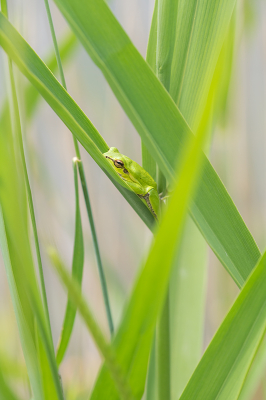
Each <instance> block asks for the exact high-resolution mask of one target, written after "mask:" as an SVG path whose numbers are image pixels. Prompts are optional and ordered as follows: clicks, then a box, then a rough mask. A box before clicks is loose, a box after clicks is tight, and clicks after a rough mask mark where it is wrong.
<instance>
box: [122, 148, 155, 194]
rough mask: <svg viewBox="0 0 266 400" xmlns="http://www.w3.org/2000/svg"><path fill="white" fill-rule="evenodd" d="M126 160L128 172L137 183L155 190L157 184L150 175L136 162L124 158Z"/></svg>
mask: <svg viewBox="0 0 266 400" xmlns="http://www.w3.org/2000/svg"><path fill="white" fill-rule="evenodd" d="M124 157H125V158H126V163H127V165H128V168H129V170H130V173H131V174H132V176H133V177H134V178H135V179H136V180H137V181H139V183H140V184H141V185H142V186H143V187H144V186H147V187H148V186H150V187H153V188H155V189H157V184H156V182H155V180H154V179H153V178H152V177H151V176H150V174H149V173H148V172H147V171H146V170H145V169H144V168H142V167H141V166H140V165H139V164H138V163H137V162H136V161H133V160H131V159H130V158H128V157H126V156H124Z"/></svg>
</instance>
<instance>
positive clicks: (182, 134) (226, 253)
mask: <svg viewBox="0 0 266 400" xmlns="http://www.w3.org/2000/svg"><path fill="white" fill-rule="evenodd" d="M58 1H59V0H58ZM98 3H99V6H100V7H101V9H102V11H103V12H102V14H101V13H100V14H99V10H98V7H96V9H94V8H93V9H92V10H89V11H91V12H90V13H86V12H84V10H83V11H82V12H81V11H80V14H81V15H79V18H81V21H82V23H81V22H80V24H79V25H80V27H82V32H85V33H84V35H85V36H84V37H83V38H84V40H86V41H87V40H89V39H88V38H87V37H86V29H87V28H88V27H89V28H88V29H91V28H92V30H93V32H92V37H94V35H96V34H97V35H96V39H97V40H99V39H100V42H101V40H103V42H102V43H105V41H106V38H107V37H108V38H113V39H112V40H111V43H109V42H108V43H107V44H108V46H109V47H108V46H107V45H106V43H105V45H104V46H103V49H102V51H103V50H105V51H107V52H108V48H109V50H110V54H109V56H108V57H107V55H108V54H106V55H105V57H104V60H108V63H111V64H112V61H114V66H115V67H116V66H117V65H116V63H115V61H116V58H113V57H112V56H111V54H116V55H118V54H120V55H121V62H122V63H123V66H125V65H126V71H125V74H126V75H125V74H124V73H123V74H122V75H123V77H124V78H125V79H126V81H127V79H128V81H127V83H128V89H129V90H132V93H134V96H133V100H135V102H136V103H137V104H139V105H140V106H141V110H140V112H139V114H138V117H139V118H141V120H140V124H138V126H137V128H139V131H140V132H141V135H142V139H143V141H144V143H145V144H146V145H148V146H149V151H150V152H151V154H152V155H153V156H154V158H156V160H157V162H158V164H159V165H160V168H161V169H162V171H164V173H165V175H166V176H167V177H168V179H169V180H172V179H173V177H174V165H175V163H176V159H177V158H179V157H180V155H179V151H180V150H181V149H182V148H183V146H184V142H185V140H186V139H187V137H191V131H190V130H189V128H188V126H187V124H186V122H185V121H184V119H183V117H182V116H181V114H180V113H179V111H178V109H177V108H176V106H175V105H174V103H173V102H172V100H171V98H170V97H169V95H168V94H167V92H166V91H165V89H164V88H163V87H162V86H161V84H160V83H159V82H158V80H157V78H156V77H155V76H154V75H153V73H152V72H151V70H150V68H149V67H148V66H147V64H146V63H145V62H144V60H143V59H142V58H141V56H140V55H139V53H138V52H137V51H136V49H135V48H134V47H133V45H132V43H131V42H130V41H129V39H128V38H127V37H125V34H124V32H123V30H122V28H121V27H120V26H119V25H118V23H117V21H116V20H115V19H114V17H113V16H112V14H111V12H110V11H109V9H108V8H107V6H106V4H103V3H102V2H101V1H100V0H99V1H97V4H98ZM64 4H65V7H67V4H68V2H67V1H65V2H64ZM75 4H76V7H79V5H80V6H81V5H83V6H84V7H85V10H87V7H90V6H91V5H92V4H94V1H93V2H89V3H87V2H86V4H85V5H84V3H83V1H80V2H76V3H75ZM70 11H71V10H70ZM96 11H97V12H96ZM71 15H72V16H75V15H76V14H75V12H74V10H72V11H71ZM85 16H86V18H87V17H89V18H94V19H93V22H92V23H91V24H90V23H89V20H88V19H86V24H85V20H84V17H85ZM68 17H69V18H71V16H70V15H68ZM103 21H105V24H104V26H105V29H104V30H103V31H101V32H100V33H99V32H98V26H102V24H103ZM109 24H111V28H112V27H113V25H114V27H115V28H116V29H114V30H112V29H111V31H110V32H109V31H108V32H106V29H109V30H110V26H109ZM85 25H86V26H85ZM97 25H98V26H97ZM115 34H116V35H115ZM120 36H121V37H122V39H123V40H122V43H121V39H120ZM108 40H109V39H108ZM88 43H89V42H88ZM97 43H98V42H97ZM0 45H1V46H2V47H3V48H4V50H5V51H6V52H7V53H8V54H9V56H10V57H11V58H12V59H13V60H14V61H15V62H16V64H17V65H18V67H19V68H20V69H21V71H22V72H23V73H24V75H25V76H26V77H27V78H28V79H29V80H30V81H31V82H32V83H33V84H34V85H35V87H36V88H37V89H38V90H39V92H40V93H41V94H42V96H43V97H44V98H45V99H46V101H47V102H48V103H49V104H50V105H51V107H52V108H53V109H54V110H55V112H56V113H57V114H58V115H59V117H60V118H61V119H62V120H63V121H64V123H65V124H66V125H67V126H68V128H69V129H70V130H71V132H73V134H74V135H75V136H76V137H77V139H78V140H79V141H80V143H81V144H82V145H83V146H84V147H85V149H86V150H87V151H88V152H89V153H90V155H91V156H92V157H93V158H94V160H95V161H96V162H97V163H98V164H99V166H100V167H101V168H103V169H106V172H107V175H108V176H109V177H111V179H112V182H113V183H114V184H115V185H116V187H117V188H118V190H120V192H121V193H122V194H123V196H124V197H125V198H126V199H127V201H128V202H129V203H130V204H131V205H132V206H133V208H134V209H135V210H136V211H137V212H138V213H139V215H140V216H141V218H142V219H143V220H144V222H145V223H146V224H147V225H148V226H149V227H151V226H152V220H153V217H152V215H151V213H150V212H149V210H148V209H147V207H146V206H145V205H144V204H143V203H142V202H141V200H140V199H139V198H138V197H137V196H136V195H135V194H134V193H133V192H130V191H128V190H127V189H125V188H124V187H121V185H124V182H123V181H122V180H121V179H120V180H119V179H118V177H117V176H116V174H115V172H114V171H113V169H112V167H111V166H110V164H109V163H108V162H107V161H106V160H105V158H104V157H102V154H101V152H104V151H106V149H107V145H106V143H105V142H104V140H103V139H102V138H101V136H100V135H99V133H98V132H97V131H96V129H95V128H94V127H93V125H92V124H91V123H90V121H89V120H88V119H87V117H86V116H85V115H84V113H83V112H82V111H81V110H80V108H79V107H78V106H77V105H76V103H75V102H74V101H73V100H72V98H71V97H70V96H69V95H68V94H67V93H66V92H65V90H64V89H63V88H62V87H61V85H60V84H59V83H58V82H57V81H56V79H55V78H54V76H53V75H52V74H51V73H50V72H49V70H48V69H47V68H46V67H45V65H44V64H43V63H42V61H41V60H40V59H39V58H38V56H37V55H36V53H35V52H34V51H33V50H32V49H31V48H30V46H29V45H28V44H27V43H26V42H25V41H24V40H23V39H22V37H21V36H20V35H19V34H18V33H17V31H16V30H15V29H14V28H13V27H12V25H11V24H10V23H9V22H8V21H7V20H6V19H5V18H4V16H3V15H2V14H0ZM113 46H115V48H113ZM116 46H118V47H116ZM119 46H120V47H119ZM119 49H120V51H121V53H119ZM112 52H114V53H112ZM96 55H97V53H95V52H94V57H95V56H96ZM122 55H123V56H122ZM101 65H102V62H101ZM111 66H112V69H113V68H114V66H113V65H111ZM119 66H120V63H119V64H118V67H119ZM118 71H120V68H118ZM136 74H137V75H136ZM120 75H121V74H120ZM132 88H133V89H132ZM135 89H138V90H135ZM140 99H141V100H142V101H140ZM123 104H124V103H123ZM138 107H139V106H138ZM132 113H133V111H132ZM133 114H134V115H135V111H134V113H133ZM130 115H132V114H130ZM144 128H145V129H144ZM146 128H147V129H146ZM142 129H144V131H145V132H144V131H143V130H142ZM165 132H168V136H167V137H166V136H165V134H164V133H165ZM177 132H178V134H177ZM118 181H119V182H120V181H121V185H120V184H119V183H118ZM191 213H192V216H193V218H194V220H195V222H196V224H197V225H198V227H199V229H200V230H201V232H202V233H203V234H204V236H205V238H206V240H207V241H208V243H209V245H210V246H211V248H212V249H213V251H214V252H215V254H216V255H217V257H218V258H219V259H220V261H221V262H222V264H223V265H224V266H225V267H226V268H227V270H228V271H229V273H230V274H231V275H232V277H233V278H234V280H235V281H236V283H237V284H238V285H239V286H241V285H242V284H243V283H244V281H245V279H246V278H247V276H248V274H249V272H250V271H251V269H252V268H253V267H254V265H255V264H256V261H257V260H258V258H259V255H260V253H259V250H258V248H257V246H256V243H255V242H254V239H253V238H252V236H251V234H250V232H249V231H248V229H247V227H246V226H245V224H244V222H243V220H242V218H241V216H240V215H239V213H238V211H237V209H236V207H235V205H234V203H233V202H232V199H231V198H230V196H229V195H228V193H227V191H226V189H225V188H224V186H223V184H222V183H221V181H220V179H219V177H218V175H217V174H216V172H215V171H214V169H213V168H212V166H211V164H210V162H209V161H208V159H207V158H206V157H204V164H203V177H202V181H201V184H200V187H199V190H198V191H197V194H196V196H195V199H194V202H193V204H192V206H191Z"/></svg>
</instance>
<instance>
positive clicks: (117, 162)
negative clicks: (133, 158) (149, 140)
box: [114, 160, 124, 168]
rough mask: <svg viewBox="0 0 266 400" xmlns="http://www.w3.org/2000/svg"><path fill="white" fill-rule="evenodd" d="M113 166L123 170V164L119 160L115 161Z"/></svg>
mask: <svg viewBox="0 0 266 400" xmlns="http://www.w3.org/2000/svg"><path fill="white" fill-rule="evenodd" d="M114 164H115V166H116V167H117V168H124V163H123V161H121V160H115V161H114Z"/></svg>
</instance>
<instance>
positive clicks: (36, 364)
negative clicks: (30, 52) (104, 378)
mask: <svg viewBox="0 0 266 400" xmlns="http://www.w3.org/2000/svg"><path fill="white" fill-rule="evenodd" d="M3 3H5V1H3V2H2V6H3ZM5 6H6V4H5ZM8 62H9V77H10V84H11V94H12V98H11V105H12V107H11V110H12V112H13V114H12V121H13V125H12V128H13V132H12V128H11V121H10V115H9V113H8V116H7V117H6V118H5V119H4V120H1V123H2V124H3V123H5V126H3V125H2V126H1V127H0V128H2V129H4V130H3V131H0V134H1V135H0V141H1V150H0V151H1V153H2V154H1V168H0V171H1V179H0V181H1V187H0V189H1V190H0V205H1V247H2V251H3V255H4V261H5V267H6V271H7V274H8V279H9V286H10V291H11V295H12V297H13V304H14V309H15V313H16V317H17V322H18V327H19V331H20V337H21V342H22V348H23V351H24V357H25V360H26V364H27V368H28V371H29V378H30V383H31V387H32V390H33V394H34V397H35V396H36V397H37V398H40V399H41V400H42V399H48V398H49V399H54V400H59V399H62V400H63V397H62V391H61V387H59V389H58V391H57V394H56V393H55V386H56V383H58V382H59V379H58V373H57V371H56V374H54V375H53V376H52V375H51V373H50V370H49V368H47V364H48V360H49V358H51V359H52V361H53V364H54V366H55V368H56V363H55V357H54V350H53V344H52V336H51V330H50V324H49V316H48V309H47V307H46V306H47V303H46V302H45V296H46V295H45V291H44V292H42V293H40V289H39V285H38V281H37V277H36V274H35V269H34V265H33V260H32V254H31V245H30V240H29V236H28V225H27V206H26V204H27V202H26V200H28V201H29V206H30V211H31V213H32V212H33V209H32V202H31V193H30V189H29V182H28V181H27V171H26V164H25V159H24V153H23V144H22V137H21V127H20V118H19V110H18V104H17V98H16V89H15V81H14V76H13V70H12V62H11V60H10V59H9V60H8ZM25 174H26V175H25ZM13 196H15V198H14V199H13V198H12V197H13ZM18 204H19V206H18ZM33 228H34V227H33ZM35 228H36V227H35ZM35 228H34V230H36V229H35ZM35 233H36V232H35ZM35 239H36V237H35ZM39 266H40V265H39ZM40 274H41V275H42V270H40ZM41 282H42V284H44V281H43V280H42V279H41ZM42 289H43V286H42ZM41 294H42V295H43V296H44V298H43V300H44V304H43V302H42V296H41ZM45 304H46V306H45ZM36 311H37V312H38V314H39V317H40V320H41V321H42V326H43V338H42V339H43V340H44V339H45V341H46V342H47V343H48V346H47V348H46V349H45V351H44V348H43V340H42V341H41V342H40V346H38V337H39V335H40V330H39V326H38V327H37V326H36V325H35V317H36ZM28 352H30V353H33V354H28ZM47 371H48V373H47ZM53 378H54V383H55V386H54V384H53Z"/></svg>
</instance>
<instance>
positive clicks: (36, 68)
mask: <svg viewBox="0 0 266 400" xmlns="http://www.w3.org/2000/svg"><path fill="white" fill-rule="evenodd" d="M0 25H1V27H2V29H1V28H0V31H1V33H2V34H1V33H0V36H1V37H0V45H1V46H2V47H4V48H5V51H6V52H7V53H8V55H9V56H10V57H11V58H12V59H13V60H14V61H15V62H16V63H17V65H18V67H19V68H20V69H21V71H22V72H23V73H24V75H25V76H26V77H27V78H28V79H29V81H30V82H31V83H32V84H33V85H34V86H35V87H36V88H37V90H38V91H39V92H40V94H41V95H42V96H43V97H44V98H45V100H46V101H47V102H48V104H50V106H51V107H52V108H53V110H54V111H55V112H56V113H57V114H58V116H59V117H60V118H61V119H62V121H63V122H64V123H65V124H66V126H67V127H68V128H69V130H70V131H71V132H72V133H73V134H74V135H75V136H76V138H77V139H78V140H79V141H80V143H81V144H82V145H83V147H84V148H85V149H86V150H87V151H88V153H89V154H90V155H91V157H92V158H93V159H94V160H95V161H96V162H97V163H98V165H99V166H100V167H101V168H102V169H103V170H104V172H105V173H106V174H107V176H108V177H109V178H110V179H111V180H112V182H113V184H114V185H115V186H116V187H117V188H118V190H119V191H120V192H121V193H122V195H123V196H124V197H125V198H126V200H127V201H128V202H129V204H131V205H132V207H133V208H134V209H135V211H136V212H137V213H138V214H139V215H140V217H141V218H142V219H143V221H144V222H145V223H146V225H147V226H148V227H149V228H150V229H152V227H153V224H154V217H153V216H152V214H151V212H150V211H149V210H148V208H147V207H146V206H145V204H143V202H142V201H141V200H140V199H139V198H138V196H137V195H136V194H135V193H134V192H132V191H131V190H129V187H128V186H127V185H126V184H125V182H124V181H123V180H122V179H120V178H119V177H118V175H117V174H116V173H115V172H114V170H113V168H112V167H111V165H110V164H109V163H108V162H107V160H106V159H105V157H103V156H102V153H104V152H106V151H107V150H108V149H109V147H108V146H107V144H106V143H105V141H104V140H103V138H102V137H101V136H100V134H99V133H98V132H97V130H96V128H95V127H94V126H93V125H92V123H91V122H90V121H89V119H88V118H87V117H86V115H85V114H84V113H83V112H82V110H81V109H80V108H79V107H78V106H77V104H76V103H75V101H74V100H73V99H72V98H71V96H69V94H68V93H67V92H66V91H65V90H64V89H63V88H62V86H61V85H60V83H59V82H58V81H57V80H56V78H55V77H54V75H53V74H52V73H51V72H50V71H49V69H48V68H47V66H46V65H45V64H44V63H43V62H42V61H41V59H40V58H39V57H38V56H37V55H36V53H35V52H34V51H33V50H32V49H31V47H30V46H29V45H28V44H27V42H25V40H24V39H23V38H22V37H21V36H20V35H19V33H18V32H17V31H16V30H15V29H14V28H13V26H12V25H11V24H10V23H9V21H7V20H6V18H5V17H4V16H3V14H1V13H0ZM118 182H119V183H118ZM126 188H127V189H126Z"/></svg>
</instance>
